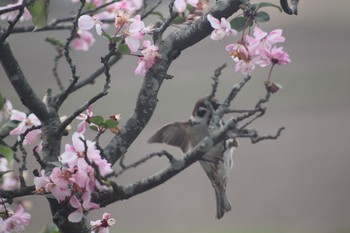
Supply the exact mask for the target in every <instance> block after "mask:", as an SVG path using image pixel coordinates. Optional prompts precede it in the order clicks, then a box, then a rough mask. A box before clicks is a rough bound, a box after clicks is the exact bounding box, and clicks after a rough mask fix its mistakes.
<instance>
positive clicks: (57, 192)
mask: <svg viewBox="0 0 350 233" xmlns="http://www.w3.org/2000/svg"><path fill="white" fill-rule="evenodd" d="M50 180H51V183H49V184H47V185H46V187H45V189H46V191H47V192H51V193H52V195H53V196H54V197H55V198H56V199H57V201H58V202H60V201H63V200H65V199H66V197H68V196H70V195H71V193H72V192H71V190H69V189H68V180H67V178H66V177H65V175H64V173H62V171H61V168H59V167H55V168H54V169H53V170H52V173H51V175H50Z"/></svg>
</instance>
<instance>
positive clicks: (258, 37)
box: [246, 27, 285, 55]
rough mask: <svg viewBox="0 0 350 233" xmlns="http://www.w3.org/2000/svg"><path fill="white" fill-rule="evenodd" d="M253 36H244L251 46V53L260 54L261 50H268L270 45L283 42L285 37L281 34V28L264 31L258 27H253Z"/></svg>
mask: <svg viewBox="0 0 350 233" xmlns="http://www.w3.org/2000/svg"><path fill="white" fill-rule="evenodd" d="M253 35H254V37H251V36H249V35H247V36H246V40H247V42H248V44H249V46H250V48H251V53H253V54H255V55H256V54H260V52H261V51H263V50H266V49H267V50H270V49H271V48H272V45H274V44H276V43H281V42H284V40H285V38H284V37H283V36H282V30H281V29H276V30H273V31H271V32H270V33H267V32H264V31H263V30H261V29H260V28H259V27H255V28H254V33H253Z"/></svg>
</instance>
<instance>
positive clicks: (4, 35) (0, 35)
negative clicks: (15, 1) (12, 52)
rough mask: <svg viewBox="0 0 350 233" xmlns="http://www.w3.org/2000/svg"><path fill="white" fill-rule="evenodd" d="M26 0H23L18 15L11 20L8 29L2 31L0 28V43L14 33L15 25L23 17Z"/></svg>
mask: <svg viewBox="0 0 350 233" xmlns="http://www.w3.org/2000/svg"><path fill="white" fill-rule="evenodd" d="M25 4H26V1H23V2H22V4H21V5H20V8H19V9H18V15H17V16H16V18H15V19H14V20H13V21H9V22H8V24H9V26H8V27H7V29H6V30H5V31H4V32H2V33H1V30H0V44H2V43H4V41H5V40H6V39H7V37H8V36H9V35H10V34H11V33H12V30H13V28H14V27H15V25H16V23H17V22H18V21H19V19H20V18H21V17H22V15H23V13H24V8H25Z"/></svg>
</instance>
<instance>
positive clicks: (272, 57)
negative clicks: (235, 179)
mask: <svg viewBox="0 0 350 233" xmlns="http://www.w3.org/2000/svg"><path fill="white" fill-rule="evenodd" d="M290 62H291V60H290V58H289V54H288V53H286V52H285V51H283V47H279V48H277V47H276V46H274V47H273V48H272V49H271V50H268V49H265V50H264V52H263V55H262V59H261V61H259V62H258V64H259V65H260V66H261V67H264V66H267V65H269V64H271V63H272V64H273V65H275V64H279V65H284V64H289V63H290Z"/></svg>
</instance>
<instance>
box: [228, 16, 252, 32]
mask: <svg viewBox="0 0 350 233" xmlns="http://www.w3.org/2000/svg"><path fill="white" fill-rule="evenodd" d="M247 21H248V19H247V18H246V17H243V16H240V17H236V18H234V19H232V20H231V22H230V24H231V28H232V29H235V30H236V31H237V32H240V31H243V30H244V28H245V27H247V26H249V25H248V23H247Z"/></svg>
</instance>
